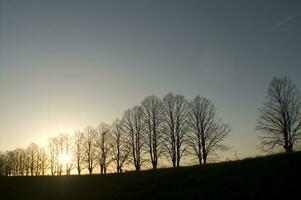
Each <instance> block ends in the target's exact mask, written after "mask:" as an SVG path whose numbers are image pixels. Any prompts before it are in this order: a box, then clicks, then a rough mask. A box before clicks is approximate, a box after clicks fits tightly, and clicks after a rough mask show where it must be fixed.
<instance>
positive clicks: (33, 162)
mask: <svg viewBox="0 0 301 200" xmlns="http://www.w3.org/2000/svg"><path fill="white" fill-rule="evenodd" d="M38 149H39V147H38V145H37V144H35V143H31V144H30V145H29V146H28V147H27V151H28V155H29V163H30V164H29V170H30V175H31V176H33V175H34V174H35V173H36V170H38V169H37V157H38Z"/></svg>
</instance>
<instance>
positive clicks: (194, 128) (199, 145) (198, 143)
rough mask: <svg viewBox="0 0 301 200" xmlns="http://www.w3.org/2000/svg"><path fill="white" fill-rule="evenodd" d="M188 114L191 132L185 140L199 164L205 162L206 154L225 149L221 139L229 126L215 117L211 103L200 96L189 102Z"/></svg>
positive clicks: (225, 135) (228, 130)
mask: <svg viewBox="0 0 301 200" xmlns="http://www.w3.org/2000/svg"><path fill="white" fill-rule="evenodd" d="M188 116H189V128H190V133H191V134H189V137H188V138H189V139H188V140H187V141H188V144H189V147H190V149H191V151H192V154H193V155H195V156H196V157H197V158H198V160H199V164H202V163H204V164H206V162H207V159H208V156H210V155H213V154H214V153H216V152H217V151H224V150H226V149H227V146H225V145H224V144H223V141H224V140H225V138H226V137H227V135H228V134H229V133H230V131H231V128H230V126H229V125H227V124H225V123H223V122H222V121H221V120H219V119H217V117H216V112H215V107H214V105H213V103H212V102H211V101H210V100H208V99H206V98H202V97H200V96H196V97H195V98H194V99H193V100H192V101H191V102H189V114H188Z"/></svg>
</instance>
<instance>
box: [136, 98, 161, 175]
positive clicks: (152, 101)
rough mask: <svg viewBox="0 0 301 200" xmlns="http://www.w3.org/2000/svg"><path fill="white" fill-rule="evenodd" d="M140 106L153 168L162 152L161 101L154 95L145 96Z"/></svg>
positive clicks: (155, 166)
mask: <svg viewBox="0 0 301 200" xmlns="http://www.w3.org/2000/svg"><path fill="white" fill-rule="evenodd" d="M141 107H142V110H143V120H144V123H145V126H146V127H145V131H144V132H145V137H144V139H145V143H146V149H147V151H148V153H149V156H150V159H151V163H152V167H153V169H156V168H157V165H158V159H159V157H160V156H161V154H162V125H163V120H164V109H163V102H162V101H161V100H160V99H159V98H158V97H156V96H148V97H146V98H145V99H144V100H143V101H142V103H141Z"/></svg>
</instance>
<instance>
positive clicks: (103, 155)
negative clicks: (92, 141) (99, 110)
mask: <svg viewBox="0 0 301 200" xmlns="http://www.w3.org/2000/svg"><path fill="white" fill-rule="evenodd" d="M110 139H111V132H110V126H109V125H107V124H105V123H100V125H99V126H98V127H97V137H96V143H97V147H98V148H97V149H98V155H99V156H98V157H99V158H98V159H99V166H100V173H101V174H106V173H107V167H108V165H109V164H110V163H111V160H110V159H109V155H110Z"/></svg>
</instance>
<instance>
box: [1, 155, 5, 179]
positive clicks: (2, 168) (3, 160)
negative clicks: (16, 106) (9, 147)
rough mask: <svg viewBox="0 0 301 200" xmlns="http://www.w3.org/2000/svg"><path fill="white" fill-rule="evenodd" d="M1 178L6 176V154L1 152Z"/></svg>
mask: <svg viewBox="0 0 301 200" xmlns="http://www.w3.org/2000/svg"><path fill="white" fill-rule="evenodd" d="M0 176H5V154H4V153H3V152H1V151H0Z"/></svg>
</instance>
